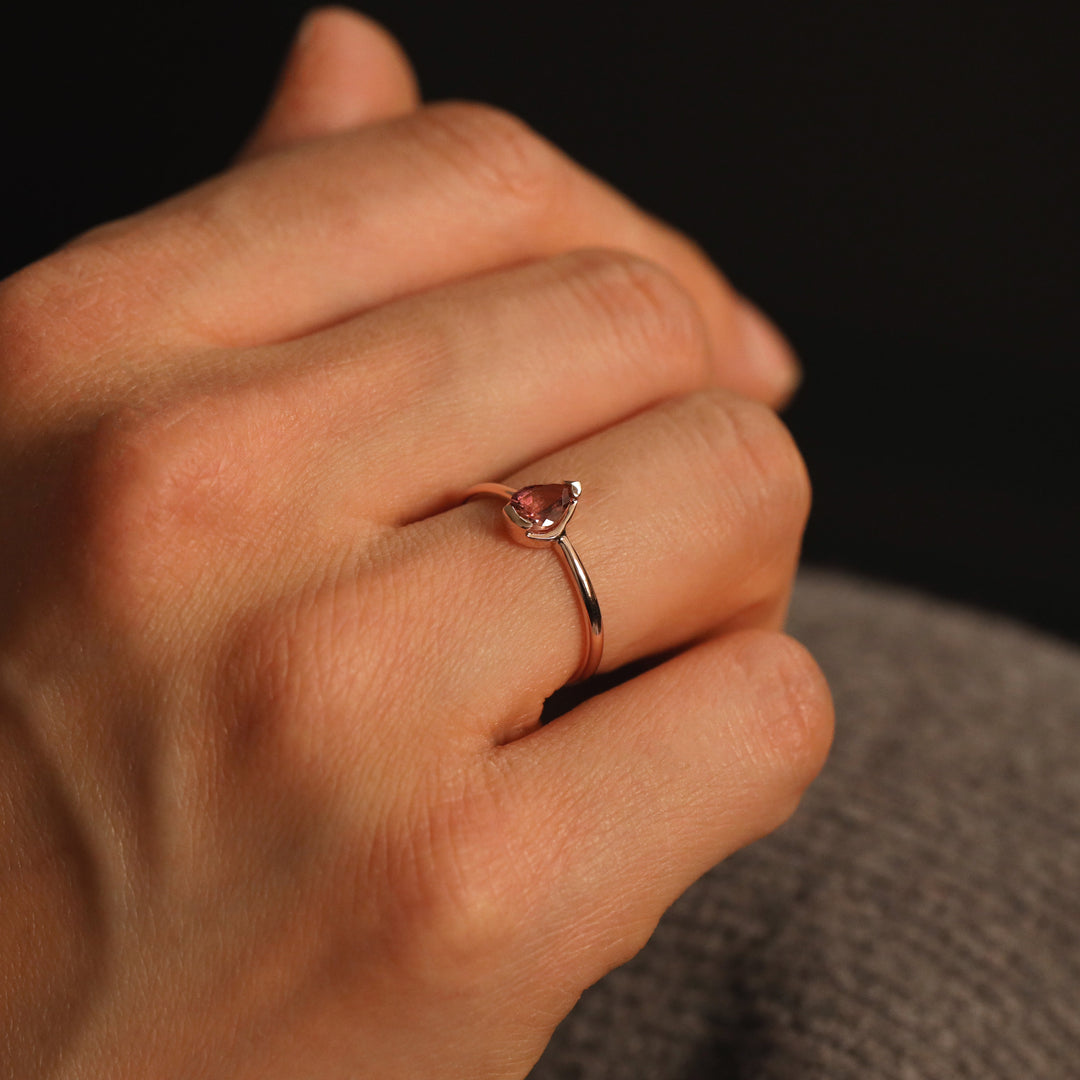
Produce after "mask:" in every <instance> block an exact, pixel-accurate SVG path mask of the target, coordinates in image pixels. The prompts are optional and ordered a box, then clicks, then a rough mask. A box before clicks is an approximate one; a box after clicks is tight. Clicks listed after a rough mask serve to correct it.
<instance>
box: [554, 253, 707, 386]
mask: <svg viewBox="0 0 1080 1080" xmlns="http://www.w3.org/2000/svg"><path fill="white" fill-rule="evenodd" d="M567 258H568V259H569V260H570V265H571V269H572V277H571V280H572V282H573V284H574V285H575V286H576V290H577V292H578V294H579V295H580V296H581V298H582V299H583V301H584V303H585V306H586V309H587V312H588V313H589V314H591V315H592V316H593V317H599V318H600V319H602V320H603V321H604V322H605V323H606V324H607V325H608V326H609V327H610V329H611V332H612V333H613V334H615V335H616V336H617V337H618V338H619V340H620V345H621V351H622V352H623V353H624V354H625V355H626V356H629V357H634V358H639V359H641V360H642V361H643V362H644V363H647V364H649V365H650V366H655V365H657V364H664V365H670V364H671V363H681V365H683V366H684V367H689V369H690V373H691V375H692V376H694V377H695V378H694V382H695V383H700V382H701V381H703V379H704V375H705V371H706V362H707V344H706V330H705V321H704V318H703V316H702V314H701V311H700V310H699V308H698V306H697V304H696V303H695V302H694V300H693V299H692V297H691V296H690V294H689V293H687V292H686V290H685V289H683V287H682V286H681V285H680V284H679V283H678V282H677V281H676V279H675V278H674V277H672V275H671V274H669V273H668V272H667V271H666V270H664V269H662V268H661V267H660V266H658V265H657V264H656V263H653V262H651V261H649V260H648V259H644V258H641V257H639V256H636V255H632V254H630V253H628V252H622V251H610V250H604V249H586V250H583V251H578V252H575V253H574V254H573V255H571V256H567Z"/></svg>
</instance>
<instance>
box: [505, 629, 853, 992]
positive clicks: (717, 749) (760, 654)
mask: <svg viewBox="0 0 1080 1080" xmlns="http://www.w3.org/2000/svg"><path fill="white" fill-rule="evenodd" d="M832 723H833V713H832V703H831V698H830V695H829V691H828V687H827V686H826V684H825V680H824V676H823V675H822V674H821V672H820V670H819V669H818V667H817V665H816V664H815V663H814V661H813V660H812V659H811V657H810V655H809V654H808V653H807V652H806V650H805V649H803V647H802V646H801V645H799V644H797V643H796V642H795V641H793V640H792V639H791V638H789V637H786V636H785V635H783V634H776V633H769V632H766V631H741V632H738V633H734V634H731V635H727V636H725V637H722V638H719V639H714V640H710V641H707V642H705V643H703V644H700V645H697V646H695V647H694V648H692V649H690V650H689V651H687V652H686V653H683V654H682V655H680V656H677V657H675V658H674V659H672V660H669V661H667V662H666V663H664V664H662V665H660V666H658V667H656V668H653V669H652V670H651V671H648V672H646V673H645V674H643V675H640V676H638V677H637V678H635V679H632V680H631V681H629V682H626V683H623V684H622V685H621V686H617V687H616V688H614V689H613V690H610V691H608V692H607V693H605V694H602V695H600V696H598V697H595V698H592V699H590V700H589V701H586V702H585V703H584V704H582V705H580V706H578V707H577V708H576V709H574V710H573V711H572V712H571V713H569V714H567V715H566V716H564V717H562V718H561V719H559V720H557V721H555V722H553V723H552V724H549V725H548V726H547V727H545V728H542V729H541V730H539V731H537V732H534V733H533V734H531V735H529V736H527V737H525V738H523V739H521V740H519V741H518V742H515V743H511V744H509V745H507V746H505V747H504V748H503V752H504V753H506V755H507V761H506V765H507V767H508V774H509V775H508V776H507V780H508V782H509V783H511V784H512V785H513V786H514V788H515V793H516V797H515V799H514V801H515V802H516V804H517V806H516V812H517V813H518V814H520V820H521V821H522V822H523V823H524V824H525V828H526V830H527V831H528V833H529V834H531V835H532V836H533V837H536V836H538V835H546V836H547V838H548V840H549V843H548V844H547V845H545V850H546V852H547V853H548V854H547V859H546V860H545V859H541V860H539V861H538V862H537V863H533V865H532V866H531V870H532V872H533V874H535V875H538V877H539V878H540V879H541V880H540V881H537V882H534V883H533V885H534V889H535V891H534V892H533V895H534V896H535V897H536V898H537V903H538V911H537V912H536V913H535V914H536V916H537V917H538V918H543V920H544V921H545V923H546V924H547V929H548V931H549V933H550V934H551V936H552V939H553V940H557V941H559V942H561V943H562V947H560V948H559V949H558V950H553V951H552V956H553V962H554V963H555V964H556V965H559V964H561V963H565V964H568V965H571V966H574V965H581V966H582V968H583V969H582V970H576V969H575V970H555V971H552V972H550V973H549V974H550V976H551V977H552V978H554V979H556V980H557V981H559V982H562V983H564V984H565V983H566V982H570V983H571V984H572V983H574V982H578V983H579V984H580V986H581V987H582V988H583V987H584V986H586V985H588V984H589V983H590V982H592V981H595V979H597V978H599V977H600V976H601V975H603V974H604V973H605V972H606V971H608V970H610V969H611V968H612V967H614V966H616V965H617V964H619V963H622V962H624V961H625V960H627V959H629V957H630V956H631V955H633V954H634V953H635V952H637V950H638V949H639V948H641V946H642V945H643V944H644V943H645V941H646V940H647V938H648V936H649V934H650V933H651V932H652V930H653V928H654V926H655V925H656V922H657V920H658V919H659V918H660V916H661V915H662V914H663V912H664V910H665V909H666V908H667V907H668V906H669V905H670V904H671V903H672V902H673V901H674V900H675V899H676V898H677V897H678V896H679V894H680V893H682V892H683V891H684V890H685V889H686V888H687V887H689V886H690V885H691V884H692V883H693V882H694V881H695V880H696V879H697V878H698V877H700V876H701V875H702V874H703V873H704V872H705V871H706V870H708V869H709V868H710V867H711V866H713V865H714V864H715V863H717V862H719V861H720V860H721V859H724V858H726V857H727V856H728V855H730V854H731V853H732V852H734V851H736V850H737V849H738V848H740V847H743V846H744V845H746V844H748V843H750V842H751V841H753V840H755V839H757V838H759V837H761V836H763V835H764V834H766V833H768V832H770V831H772V830H773V829H775V828H776V827H777V826H778V825H780V824H782V823H783V822H784V821H785V820H786V819H787V817H788V816H789V815H790V814H791V813H792V811H793V810H794V809H795V807H796V805H797V803H798V801H799V798H800V797H801V795H802V793H803V791H804V790H805V788H806V787H807V785H808V784H809V783H810V781H811V780H812V779H813V778H814V776H816V775H817V773H818V771H819V770H820V768H821V766H822V765H823V763H824V761H825V757H826V755H827V753H828V748H829V744H830V742H831V739H832ZM545 861H547V862H548V865H543V863H544V862H545ZM541 913H542V914H541ZM559 958H562V959H559Z"/></svg>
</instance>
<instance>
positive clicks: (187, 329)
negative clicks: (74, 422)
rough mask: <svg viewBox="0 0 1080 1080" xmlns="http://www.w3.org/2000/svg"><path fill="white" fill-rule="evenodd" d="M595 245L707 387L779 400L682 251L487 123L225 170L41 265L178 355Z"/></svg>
mask: <svg viewBox="0 0 1080 1080" xmlns="http://www.w3.org/2000/svg"><path fill="white" fill-rule="evenodd" d="M597 246H599V247H607V248H615V249H622V250H625V251H628V252H631V253H634V254H637V255H640V256H644V257H645V258H647V259H650V260H651V261H653V262H655V263H658V264H659V265H660V266H662V267H664V268H665V269H667V270H668V271H669V272H670V273H672V274H673V275H674V276H675V277H676V278H677V279H678V280H679V281H680V282H681V283H682V285H683V286H684V288H686V289H687V290H688V291H689V292H690V294H691V295H692V296H693V298H694V299H695V300H696V302H697V303H698V305H699V306H700V308H701V311H702V314H703V316H704V319H705V323H706V326H707V329H708V333H709V337H710V340H711V346H712V351H713V354H714V357H715V362H716V365H717V368H718V375H719V378H718V381H720V382H721V383H722V384H723V385H725V386H726V387H728V388H729V389H734V390H737V391H739V392H741V393H743V394H746V395H748V396H751V397H755V398H758V399H761V400H765V401H768V402H770V403H776V402H777V401H779V400H781V399H782V398H783V397H785V396H786V394H787V393H788V392H789V391H790V389H791V388H792V386H793V384H794V382H795V379H796V375H795V367H794V361H793V358H792V357H791V354H790V350H788V349H787V347H786V345H785V344H784V342H783V339H782V338H781V337H780V336H779V334H778V333H776V332H775V331H770V329H769V328H768V326H767V325H765V324H764V323H763V321H762V319H761V318H760V316H758V315H757V314H756V313H755V312H754V311H753V309H751V308H749V307H748V306H747V305H746V304H745V303H743V302H742V301H741V300H740V298H739V297H738V296H737V294H736V293H735V292H734V290H733V289H732V288H731V286H730V285H729V284H728V283H727V282H726V281H725V280H724V278H723V277H722V275H721V274H720V273H719V272H718V271H717V269H716V268H715V267H714V266H713V265H712V264H711V263H710V262H709V260H708V259H707V258H706V257H705V256H704V254H703V253H702V252H701V250H700V249H699V248H698V247H697V246H696V245H695V244H693V243H692V242H691V241H689V240H688V239H687V238H686V237H684V236H682V235H681V234H680V233H678V232H677V231H676V230H674V229H672V228H671V227H669V226H667V225H665V224H663V223H661V222H659V221H657V220H656V219H655V218H653V217H651V216H650V215H649V214H647V213H645V212H643V211H642V210H640V209H639V208H637V207H636V206H634V205H633V204H632V203H631V202H629V201H628V200H627V199H626V198H624V197H623V196H622V195H620V194H619V193H618V192H616V191H615V190H614V189H612V188H611V187H610V186H609V185H607V184H605V183H604V182H602V181H601V180H599V179H597V178H596V177H595V176H593V175H591V174H590V173H588V172H587V171H585V170H584V169H582V168H580V167H579V166H577V165H576V164H575V163H574V162H572V161H571V160H570V159H569V158H567V157H566V156H565V155H563V154H562V153H561V152H559V151H558V150H557V149H556V148H555V147H553V146H552V145H551V144H550V143H548V142H547V141H546V140H544V139H542V138H541V137H539V136H538V135H536V134H535V133H534V132H532V131H531V130H530V129H529V128H528V127H527V126H526V125H525V124H524V123H522V122H521V121H520V120H518V119H516V118H515V117H512V116H510V115H508V114H506V113H504V112H501V111H500V110H497V109H493V108H491V107H488V106H482V105H474V104H462V103H451V104H441V105H434V106H429V107H427V108H424V109H422V110H420V111H419V112H417V113H413V114H411V115H407V116H403V117H399V118H397V119H394V120H391V121H388V122H385V123H380V124H374V125H370V126H367V127H364V128H362V129H360V130H358V131H352V132H347V133H344V134H341V135H337V136H332V137H328V138H325V139H320V140H316V141H313V142H309V143H305V144H303V145H299V146H295V147H293V148H291V149H289V150H286V151H283V152H280V153H277V154H273V155H270V156H267V157H264V158H261V159H259V160H256V161H249V162H245V163H242V164H240V165H238V166H237V167H235V168H233V169H231V170H229V171H228V172H226V173H224V174H222V175H220V176H218V177H216V178H214V179H212V180H210V181H208V182H206V183H204V184H202V185H200V186H199V187H196V188H195V189H193V190H191V191H190V192H187V193H185V194H183V195H181V196H178V197H176V198H174V199H171V200H169V201H167V202H165V203H163V204H162V205H160V206H158V207H156V208H153V209H151V210H148V211H146V212H144V213H142V214H138V215H135V216H133V217H131V218H128V219H125V220H124V221H121V222H118V223H115V224H113V225H110V226H105V227H103V228H101V229H98V230H95V231H93V232H91V233H90V234H88V235H87V236H86V237H85V238H83V240H82V241H81V242H79V243H78V244H77V245H76V246H74V247H71V248H68V249H65V251H63V252H61V253H59V254H58V255H57V256H54V257H53V259H52V260H50V263H51V273H52V274H55V273H56V272H62V271H63V270H64V265H65V260H71V259H76V260H78V265H77V267H76V268H77V269H78V271H79V273H78V274H71V273H69V274H68V278H69V280H73V281H75V282H76V283H79V282H89V283H91V285H92V287H94V288H95V289H97V290H100V289H101V282H102V280H103V277H105V278H107V280H109V281H111V282H112V288H114V289H115V290H116V291H117V292H118V294H120V295H122V297H123V299H122V301H121V302H118V303H117V304H116V305H115V308H116V312H117V318H122V319H123V321H124V325H125V326H126V327H128V328H132V327H134V328H136V329H135V331H134V332H142V333H146V334H147V335H148V338H149V339H152V343H153V344H154V345H155V346H160V345H161V344H163V343H165V342H168V341H170V340H171V341H172V342H173V343H174V344H176V345H179V346H182V347H185V348H186V347H192V346H199V345H203V346H221V345H226V346H244V345H254V344H265V343H268V342H272V341H280V340H283V339H289V338H293V337H296V336H299V335H301V334H304V333H308V332H310V331H312V330H314V329H316V328H319V327H323V326H326V325H329V324H332V323H334V322H337V321H339V320H342V319H344V318H346V317H349V316H352V315H355V314H356V313H357V312H359V311H362V310H364V309H367V308H370V307H373V306H376V305H379V304H382V303H385V302H387V301H389V300H392V299H396V298H399V297H401V296H404V295H407V294H410V293H414V292H417V291H420V290H424V289H428V288H431V287H433V286H436V285H440V284H444V283H448V282H450V281H453V280H457V279H461V278H465V277H469V276H472V275H475V274H479V273H483V272H487V271H491V270H495V269H499V268H501V267H505V266H508V265H513V264H517V263H522V262H527V261H530V260H534V259H539V258H546V257H549V256H552V255H556V254H560V253H563V252H566V251H570V250H573V249H576V248H582V247H597ZM95 260H98V265H97V266H95ZM88 262H89V266H87V265H86V264H87V263H88ZM48 276H49V273H46V277H48ZM55 299H56V298H55V295H53V296H52V298H51V302H52V303H53V304H55ZM71 303H72V305H73V306H78V307H79V308H80V310H82V309H84V308H85V305H84V304H80V301H79V298H78V297H77V296H76V297H75V298H73V299H72V300H71ZM133 307H134V308H135V309H136V310H132V308H133ZM139 308H144V309H146V310H138V309H139ZM129 332H131V331H130V330H129ZM155 351H156V350H155ZM157 355H158V357H159V358H160V352H158V353H157ZM156 362H157V363H160V359H159V360H157V361H156ZM125 363H126V364H127V365H128V374H130V356H129V357H127V358H126V359H125ZM104 374H105V372H98V373H96V375H95V377H104Z"/></svg>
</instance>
